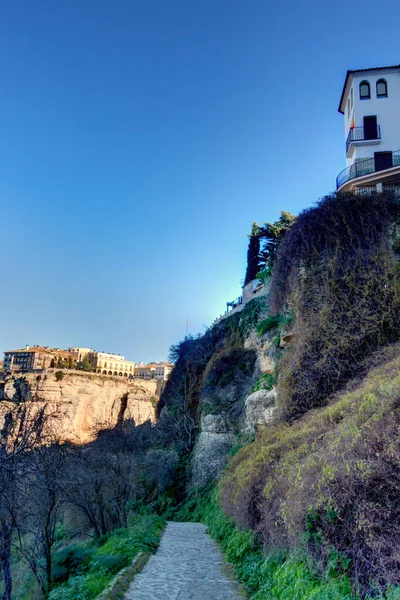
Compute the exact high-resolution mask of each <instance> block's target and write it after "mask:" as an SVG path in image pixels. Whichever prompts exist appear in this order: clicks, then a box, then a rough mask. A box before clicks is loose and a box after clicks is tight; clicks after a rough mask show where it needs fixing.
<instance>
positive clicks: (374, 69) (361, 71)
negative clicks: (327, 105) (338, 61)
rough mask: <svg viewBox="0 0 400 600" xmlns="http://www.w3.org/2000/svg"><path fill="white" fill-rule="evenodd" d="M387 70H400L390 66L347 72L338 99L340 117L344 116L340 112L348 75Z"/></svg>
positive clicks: (396, 66) (399, 66)
mask: <svg viewBox="0 0 400 600" xmlns="http://www.w3.org/2000/svg"><path fill="white" fill-rule="evenodd" d="M388 69H400V65H391V66H389V67H371V68H370V69H352V70H350V71H347V73H346V79H345V80H344V85H343V90H342V95H341V97H340V102H339V108H338V111H339V112H340V113H341V114H342V115H344V110H342V102H343V98H344V95H345V92H346V86H347V82H348V80H349V77H350V75H353V73H367V72H369V71H386V70H388Z"/></svg>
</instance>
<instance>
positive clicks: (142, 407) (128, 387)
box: [0, 371, 160, 442]
mask: <svg viewBox="0 0 400 600" xmlns="http://www.w3.org/2000/svg"><path fill="white" fill-rule="evenodd" d="M159 387H160V382H157V381H140V382H136V381H135V382H128V381H126V380H120V379H116V378H111V377H101V376H98V375H93V374H89V373H82V374H81V373H79V374H78V373H71V372H67V371H65V372H63V378H62V379H61V380H60V381H57V379H56V375H55V373H54V372H49V373H46V374H44V375H40V376H38V375H36V374H35V373H29V374H27V375H23V376H13V377H10V378H8V379H7V380H6V382H5V384H4V388H3V390H2V392H1V397H0V399H2V400H5V401H6V400H10V401H14V402H15V401H32V402H35V403H38V405H43V404H47V405H48V407H49V410H50V412H51V413H52V414H55V415H56V417H57V419H55V421H54V427H55V428H57V429H58V431H59V433H60V435H61V436H62V437H63V438H66V439H71V440H74V441H81V442H82V441H87V440H89V439H90V438H91V437H92V436H93V433H94V431H95V430H96V429H98V428H99V427H105V426H114V425H116V424H117V423H118V422H121V421H122V420H124V419H133V420H134V421H135V423H136V425H140V424H141V423H144V422H145V421H147V420H150V421H152V422H154V421H155V404H156V402H157V400H158V395H159V393H160V389H159Z"/></svg>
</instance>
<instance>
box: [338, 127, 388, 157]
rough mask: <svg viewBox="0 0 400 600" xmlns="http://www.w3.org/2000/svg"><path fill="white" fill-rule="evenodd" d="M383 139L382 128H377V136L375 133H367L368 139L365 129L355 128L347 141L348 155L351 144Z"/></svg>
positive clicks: (350, 132)
mask: <svg viewBox="0 0 400 600" xmlns="http://www.w3.org/2000/svg"><path fill="white" fill-rule="evenodd" d="M380 139H381V126H380V125H377V126H376V135H374V132H371V131H367V137H365V130H364V127H353V129H350V131H349V135H348V136H347V140H346V154H347V152H348V151H349V148H350V144H351V142H363V141H367V140H380Z"/></svg>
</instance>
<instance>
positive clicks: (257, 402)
mask: <svg viewBox="0 0 400 600" xmlns="http://www.w3.org/2000/svg"><path fill="white" fill-rule="evenodd" d="M276 399H277V394H276V391H275V388H273V389H272V390H258V392H254V393H253V394H250V396H248V397H247V398H246V402H245V405H244V412H245V431H246V432H248V433H251V432H254V431H255V429H256V428H257V425H265V424H266V423H268V422H269V421H271V420H272V418H273V416H274V412H275V406H276Z"/></svg>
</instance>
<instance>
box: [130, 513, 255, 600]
mask: <svg viewBox="0 0 400 600" xmlns="http://www.w3.org/2000/svg"><path fill="white" fill-rule="evenodd" d="M243 598H244V595H242V593H241V591H240V587H239V585H238V584H237V583H236V582H234V581H232V579H231V577H230V576H229V573H228V569H227V566H226V563H225V559H224V557H223V555H222V553H221V551H220V549H219V548H218V546H217V544H216V543H215V542H214V541H213V540H212V539H211V537H210V536H209V535H208V534H207V533H206V526H205V525H202V524H200V523H173V522H169V523H168V524H167V527H166V530H165V532H164V535H163V537H162V540H161V543H160V546H159V548H158V550H157V552H156V554H154V556H151V557H150V559H149V561H148V563H147V565H146V566H145V568H144V569H143V572H142V573H140V574H139V575H136V577H135V579H134V580H133V582H132V583H131V585H130V588H129V590H128V592H127V593H126V596H125V600H239V599H243Z"/></svg>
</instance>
